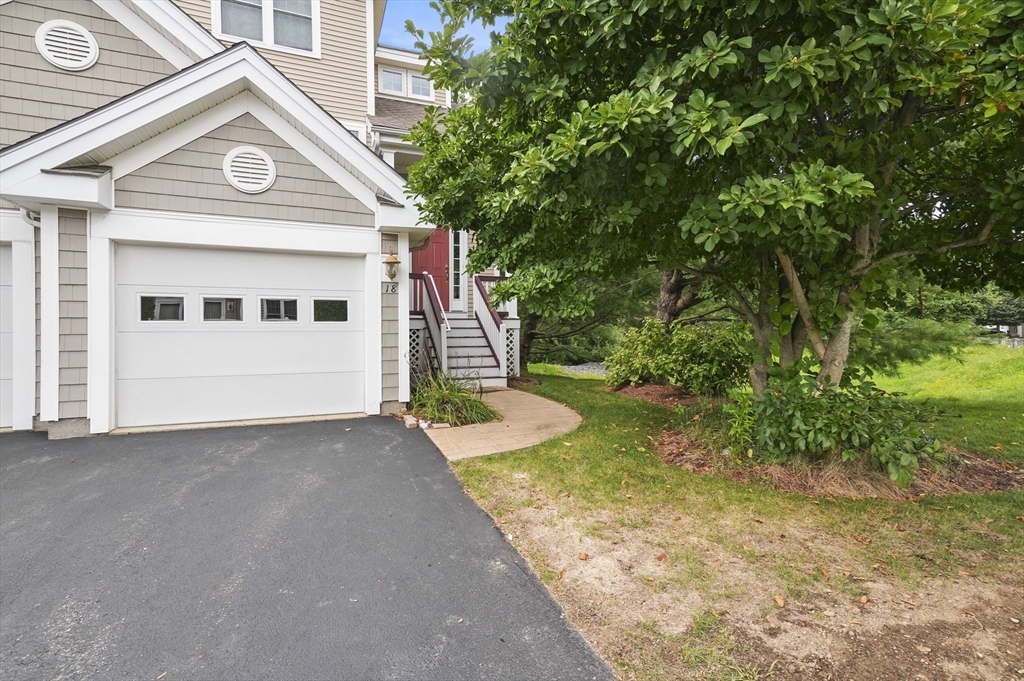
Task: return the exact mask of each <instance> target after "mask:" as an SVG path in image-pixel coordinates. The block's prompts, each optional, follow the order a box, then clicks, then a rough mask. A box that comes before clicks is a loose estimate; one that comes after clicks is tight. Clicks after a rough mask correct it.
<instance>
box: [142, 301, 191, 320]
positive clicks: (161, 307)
mask: <svg viewBox="0 0 1024 681" xmlns="http://www.w3.org/2000/svg"><path fill="white" fill-rule="evenodd" d="M139 300H140V301H141V305H140V307H141V315H140V317H139V319H141V320H142V321H144V322H183V321H185V299H184V298H180V297H177V296H141V297H140V298H139Z"/></svg>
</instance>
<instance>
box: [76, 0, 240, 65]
mask: <svg viewBox="0 0 1024 681" xmlns="http://www.w3.org/2000/svg"><path fill="white" fill-rule="evenodd" d="M92 1H93V2H94V3H96V4H97V5H98V6H99V7H101V8H102V9H103V10H104V11H105V12H107V14H109V15H110V16H112V17H114V19H116V20H117V21H120V22H121V23H122V24H124V26H125V28H127V29H128V30H130V31H131V32H133V33H134V34H135V35H137V36H138V37H139V38H140V39H142V40H143V41H144V42H146V43H147V44H149V46H150V47H152V48H153V49H154V50H155V51H156V52H157V53H158V54H160V56H162V57H163V58H164V59H166V60H167V61H169V62H171V63H172V64H174V65H175V66H176V67H177V68H179V69H181V68H185V67H187V66H191V65H192V64H195V63H197V62H200V61H202V60H203V59H207V58H208V57H212V56H213V55H215V54H217V53H218V52H223V51H224V49H225V47H224V45H223V44H222V43H221V42H220V41H219V40H217V39H216V38H214V37H213V35H212V34H211V33H210V32H209V31H207V30H206V29H205V28H203V27H202V26H201V25H200V24H199V22H197V21H196V20H195V19H193V18H192V17H191V16H189V14H188V13H186V12H185V11H184V10H182V9H181V8H180V7H178V6H177V5H176V4H174V3H173V2H171V0H92Z"/></svg>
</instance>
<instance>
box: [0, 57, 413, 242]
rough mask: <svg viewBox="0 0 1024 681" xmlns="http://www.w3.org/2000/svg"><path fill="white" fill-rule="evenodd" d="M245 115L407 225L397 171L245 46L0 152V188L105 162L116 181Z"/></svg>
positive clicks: (11, 189) (407, 206)
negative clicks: (63, 169) (47, 172)
mask: <svg viewBox="0 0 1024 681" xmlns="http://www.w3.org/2000/svg"><path fill="white" fill-rule="evenodd" d="M246 111H248V112H250V113H252V114H253V115H254V116H256V117H257V118H258V119H259V120H261V121H262V122H263V123H264V124H265V125H267V126H268V127H270V128H271V129H273V130H274V131H275V132H277V133H278V135H280V136H281V137H282V138H283V139H284V140H285V141H286V142H288V143H289V144H291V145H292V146H294V147H295V148H296V149H298V150H299V151H300V152H301V153H303V155H305V156H306V157H307V158H308V159H309V160H310V161H311V162H313V163H314V164H316V165H318V166H320V167H321V168H322V169H324V170H325V172H327V173H328V175H331V176H332V178H333V179H335V181H338V182H339V184H342V186H344V187H345V188H346V189H347V190H349V191H350V193H352V194H353V195H354V196H355V197H356V198H357V199H359V200H360V201H361V202H362V203H364V205H367V206H368V207H370V208H371V209H373V210H375V212H378V213H379V214H381V215H382V216H386V217H385V219H384V221H383V223H382V224H383V226H392V227H403V228H413V227H415V225H416V222H417V220H418V212H417V211H416V209H415V208H414V207H413V205H412V204H413V202H412V200H411V199H410V198H409V197H406V196H405V189H404V184H405V183H404V180H403V179H402V177H401V176H400V175H398V173H397V172H395V171H394V169H393V168H391V167H390V166H389V165H388V164H387V163H385V162H384V160H383V159H381V158H380V157H378V156H377V155H376V154H374V153H373V152H372V151H371V150H370V149H368V148H367V147H366V146H365V145H364V144H363V143H362V142H361V141H360V140H359V139H357V138H356V137H355V136H354V135H353V134H352V133H351V132H349V131H348V130H347V129H345V128H344V126H342V125H341V124H340V123H339V122H338V121H337V120H335V119H334V118H333V117H332V116H331V115H330V114H328V113H327V112H326V111H325V110H324V109H323V108H322V107H320V106H319V105H318V104H317V103H316V102H315V101H314V100H313V99H312V98H310V97H309V96H308V95H307V94H306V93H305V92H303V91H302V90H300V89H299V88H298V87H297V86H296V85H295V84H294V83H292V82H291V81H290V80H289V79H288V78H286V77H285V76H284V75H283V74H282V73H281V72H280V71H278V70H277V69H276V68H274V66H273V65H271V64H270V63H269V62H268V61H267V60H266V59H264V58H263V57H262V56H261V55H260V54H259V53H258V52H257V51H256V50H255V49H254V48H252V47H251V46H250V45H249V44H247V43H244V42H242V43H237V44H236V45H234V46H233V47H231V48H229V49H225V50H223V51H222V52H220V53H218V54H215V55H213V56H211V57H209V58H207V59H205V60H204V61H202V62H199V63H197V64H195V65H193V66H191V67H188V68H186V69H183V70H182V71H179V72H178V73H176V74H173V75H171V76H168V77H167V78H164V79H163V80H160V81H158V82H156V83H154V84H152V85H150V86H148V87H145V88H143V89H141V90H138V91H136V92H134V93H132V94H130V95H127V96H125V97H122V98H121V99H118V100H116V101H114V102H111V103H110V104H107V105H106V106H104V107H101V108H99V109H96V110H94V111H91V112H89V113H87V114H84V115H82V116H79V117H78V118H75V119H73V120H71V121H68V122H67V123H64V124H62V125H59V126H57V127H55V128H51V129H50V130H47V131H46V132H43V133H40V134H38V135H35V136H33V137H30V138H28V139H26V140H24V141H22V142H19V143H17V144H14V145H12V146H10V147H7V148H6V149H4V150H2V151H0V187H2V191H0V194H9V195H11V196H19V194H18V192H17V189H18V186H31V185H32V183H31V182H30V180H32V179H33V178H35V177H37V176H38V174H39V173H40V172H41V171H43V170H49V169H54V168H59V167H62V166H64V167H75V166H94V165H107V166H110V167H111V168H112V175H111V177H112V179H114V180H116V179H118V177H123V176H124V175H125V174H128V173H129V172H131V171H132V170H134V169H136V168H138V167H141V165H144V164H145V163H147V162H149V161H151V160H153V159H155V158H159V156H161V155H163V154H166V153H168V152H169V151H171V150H172V149H174V148H177V147H178V146H181V145H182V144H184V143H188V142H189V141H191V140H192V139H195V138H196V137H198V136H200V135H202V134H204V133H205V132H208V131H209V130H210V129H212V128H213V127H216V126H217V125H220V124H222V123H223V122H225V119H226V120H230V118H227V117H228V116H230V117H231V118H234V117H236V116H237V115H239V114H240V113H244V112H246ZM328 168H330V170H329V169H328ZM332 172H333V174H332ZM26 182H28V183H29V184H27V185H26V184H24V183H26ZM378 196H380V197H384V199H383V200H379V199H378ZM393 204H399V205H393Z"/></svg>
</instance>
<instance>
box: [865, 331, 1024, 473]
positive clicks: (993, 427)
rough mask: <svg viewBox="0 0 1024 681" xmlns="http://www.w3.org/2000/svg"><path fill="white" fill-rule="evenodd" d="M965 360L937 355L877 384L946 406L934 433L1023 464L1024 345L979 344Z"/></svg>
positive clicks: (964, 446)
mask: <svg viewBox="0 0 1024 681" xmlns="http://www.w3.org/2000/svg"><path fill="white" fill-rule="evenodd" d="M962 359H963V360H964V362H963V363H962V364H961V363H959V362H957V361H956V360H954V359H950V358H939V359H932V360H930V361H928V362H926V363H925V364H922V365H919V366H907V367H904V368H903V370H902V371H901V375H900V376H899V377H895V378H889V377H879V378H878V380H877V381H876V382H877V384H878V386H879V387H880V388H882V389H884V390H888V391H890V392H901V393H906V394H907V397H909V398H910V399H912V400H914V401H915V402H918V403H923V404H929V405H932V406H934V407H938V408H939V409H941V410H942V412H943V413H942V416H941V417H940V419H939V421H938V422H937V423H936V424H935V425H934V432H935V434H936V435H937V436H939V437H941V438H942V439H944V440H946V441H949V442H955V444H956V446H957V447H959V448H961V449H963V450H966V451H969V452H975V453H978V454H981V455H984V456H990V457H993V458H1001V459H1006V460H1011V461H1015V462H1018V463H1024V348H1016V349H1011V348H1008V347H1005V346H1002V345H988V344H985V345H982V344H979V345H976V346H974V347H971V348H968V349H967V350H966V352H965V353H964V357H963V358H962Z"/></svg>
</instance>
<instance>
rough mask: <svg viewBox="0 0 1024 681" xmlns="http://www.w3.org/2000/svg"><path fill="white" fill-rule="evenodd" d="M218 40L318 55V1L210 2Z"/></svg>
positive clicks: (215, 0)
mask: <svg viewBox="0 0 1024 681" xmlns="http://www.w3.org/2000/svg"><path fill="white" fill-rule="evenodd" d="M211 2H212V3H213V30H214V34H216V36H217V37H218V38H224V39H227V40H231V39H240V40H246V41H248V42H250V43H252V44H254V45H256V46H259V47H265V48H267V49H272V50H280V51H283V52H292V53H295V54H305V55H309V56H313V57H319V56H320V0H211Z"/></svg>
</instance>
